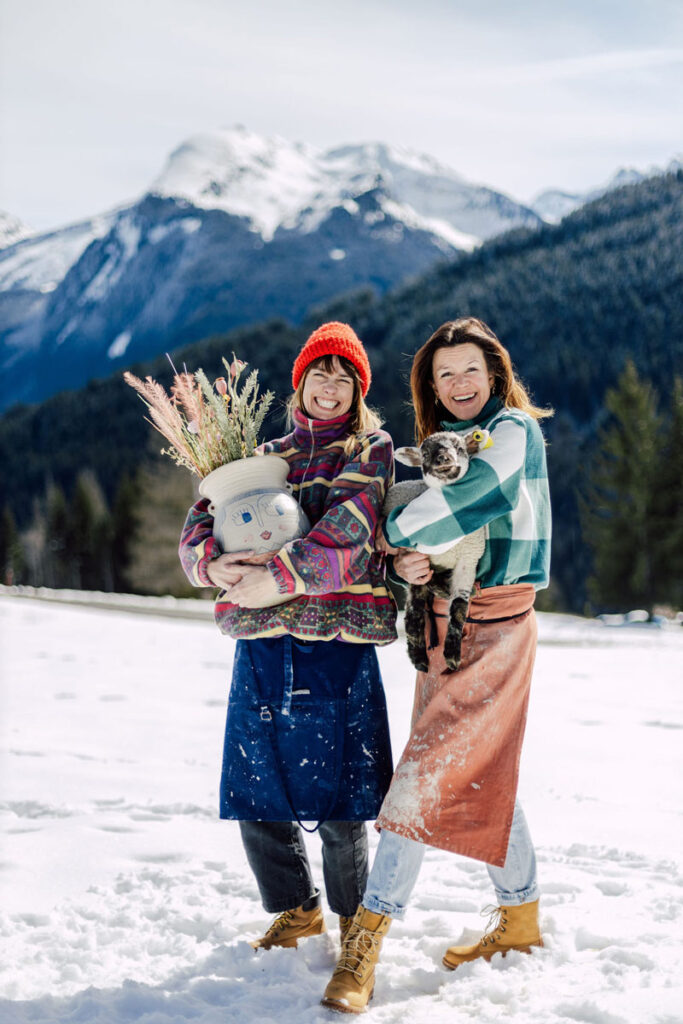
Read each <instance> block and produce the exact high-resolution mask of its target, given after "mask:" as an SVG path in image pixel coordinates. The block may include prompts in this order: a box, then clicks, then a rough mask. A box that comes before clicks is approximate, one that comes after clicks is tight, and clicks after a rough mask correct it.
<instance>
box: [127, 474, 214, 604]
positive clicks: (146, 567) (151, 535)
mask: <svg viewBox="0 0 683 1024" xmlns="http://www.w3.org/2000/svg"><path fill="white" fill-rule="evenodd" d="M192 479H193V478H192V476H191V475H190V474H189V473H187V472H183V471H181V470H180V469H178V467H176V466H173V465H171V464H170V463H169V464H166V463H165V462H164V463H159V462H157V463H153V464H152V465H150V466H148V467H146V468H145V469H142V470H140V472H139V473H138V475H137V477H136V481H135V483H136V488H137V492H138V502H137V506H136V509H135V515H136V518H137V525H136V528H135V531H134V533H133V536H132V538H131V542H130V547H129V552H130V563H129V567H128V569H127V571H126V573H125V576H126V580H127V583H128V588H129V589H131V590H132V591H133V592H134V593H138V594H172V595H174V596H175V597H194V596H196V594H197V591H196V590H195V589H194V588H193V587H192V586H191V584H190V583H188V581H187V578H186V577H185V574H184V572H183V571H182V569H181V567H180V560H179V558H178V541H179V540H180V533H181V530H182V527H183V523H184V522H185V516H186V515H187V510H188V508H189V507H190V505H191V504H192V503H193V502H194V501H195V500H196V496H195V494H194V488H193V483H192Z"/></svg>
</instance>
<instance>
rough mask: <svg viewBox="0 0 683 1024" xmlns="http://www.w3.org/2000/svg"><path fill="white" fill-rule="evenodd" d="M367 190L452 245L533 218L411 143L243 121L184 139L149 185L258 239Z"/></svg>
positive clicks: (312, 220)
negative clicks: (244, 225)
mask: <svg viewBox="0 0 683 1024" xmlns="http://www.w3.org/2000/svg"><path fill="white" fill-rule="evenodd" d="M371 189H380V190H382V191H383V192H384V193H385V195H386V197H387V199H388V200H389V201H391V202H394V203H398V204H399V206H400V207H402V208H406V209H407V210H408V216H409V217H410V220H411V224H412V226H418V227H421V228H422V229H423V230H426V231H429V232H430V233H436V234H438V235H440V237H442V238H443V239H444V240H445V241H446V242H447V243H448V244H449V245H454V246H456V247H457V248H466V249H471V248H472V247H473V246H474V245H476V244H477V243H478V242H479V241H481V240H482V239H484V238H488V237H490V236H491V235H494V234H497V233H498V232H500V231H503V230H505V229H506V228H507V227H512V226H515V225H517V224H519V223H532V222H537V218H536V217H535V215H534V214H533V213H532V212H531V211H530V210H528V209H526V208H525V207H520V206H519V204H517V203H514V202H513V201H512V200H509V199H507V197H504V196H501V194H500V193H497V192H494V191H493V190H491V189H487V188H485V187H482V186H479V185H472V184H469V183H468V182H466V181H465V180H464V179H463V178H462V177H461V176H460V175H459V174H457V173H456V172H455V171H453V170H451V169H450V168H448V167H445V166H444V165H442V164H440V163H439V162H438V161H437V160H435V159H434V158H433V157H430V156H426V155H424V154H420V153H416V152H414V151H412V150H407V149H401V148H399V147H395V146H389V145H387V144H385V143H381V142H366V143H362V144H356V145H345V146H337V147H335V148H333V149H330V150H327V151H323V150H320V149H316V148H315V147H313V146H310V145H307V144H303V143H294V142H290V141H288V140H286V139H283V138H281V137H280V136H274V137H271V138H266V137H264V136H261V135H257V134H256V133H254V132H250V131H248V130H247V129H246V128H243V127H236V128H225V129H221V130H218V131H213V132H205V133H202V134H200V135H195V136H193V137H192V138H190V139H188V140H187V141H186V142H184V143H183V144H182V145H181V146H179V147H178V149H176V150H175V151H174V152H173V153H172V154H171V156H170V158H169V161H168V163H167V165H166V167H165V168H164V170H163V172H162V174H161V175H160V176H159V177H158V178H157V179H156V181H155V182H154V183H153V184H152V187H151V191H152V192H153V193H155V194H157V195H162V196H168V197H173V198H178V197H182V198H185V199H188V200H189V201H190V202H192V203H193V204H194V205H195V206H198V207H200V208H204V209H221V210H224V211H226V212H227V213H230V214H233V215H235V216H238V217H245V218H247V220H248V221H249V222H250V225H251V228H252V230H254V231H257V232H259V233H260V234H261V235H262V236H263V238H264V240H266V241H268V240H270V239H271V238H272V237H273V235H274V234H275V232H276V231H277V229H278V228H284V229H297V230H310V229H311V228H310V225H311V224H316V225H317V224H319V223H320V222H321V221H322V220H324V218H325V217H326V216H327V215H328V214H329V212H330V211H331V210H332V209H334V208H337V207H339V206H344V204H345V203H346V202H347V201H348V200H349V199H355V198H357V197H358V196H360V195H362V194H363V193H365V192H368V191H370V190H371Z"/></svg>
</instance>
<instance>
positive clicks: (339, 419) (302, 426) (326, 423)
mask: <svg viewBox="0 0 683 1024" xmlns="http://www.w3.org/2000/svg"><path fill="white" fill-rule="evenodd" d="M292 418H293V420H294V440H295V441H296V443H297V444H298V445H299V447H300V448H315V447H316V446H317V445H323V444H329V443H330V442H331V441H337V440H338V439H339V438H340V437H345V436H346V435H347V434H348V432H349V421H350V419H351V413H349V412H347V413H344V415H343V416H335V417H334V419H331V420H312V419H310V417H308V416H306V415H305V414H304V413H303V412H302V411H301V409H296V408H295V409H294V410H293V413H292Z"/></svg>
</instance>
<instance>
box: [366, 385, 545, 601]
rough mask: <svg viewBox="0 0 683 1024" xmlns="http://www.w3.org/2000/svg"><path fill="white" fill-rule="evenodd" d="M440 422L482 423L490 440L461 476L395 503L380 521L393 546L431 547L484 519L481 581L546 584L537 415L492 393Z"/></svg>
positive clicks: (439, 547)
mask: <svg viewBox="0 0 683 1024" xmlns="http://www.w3.org/2000/svg"><path fill="white" fill-rule="evenodd" d="M441 426H442V428H443V429H444V430H455V431H463V430H470V429H471V428H472V427H474V426H480V427H485V428H486V429H487V430H490V431H491V436H492V438H493V445H492V446H491V447H490V448H485V449H484V450H483V451H480V452H478V454H477V455H475V456H474V457H473V459H472V461H471V462H470V467H469V469H468V471H467V473H466V475H465V476H464V477H463V479H462V480H461V481H459V482H458V483H454V484H450V486H448V487H444V488H443V489H442V490H437V489H436V488H434V487H430V488H428V489H427V490H426V491H425V492H424V493H423V494H421V495H420V496H419V497H418V498H415V499H414V500H413V501H411V502H410V503H409V504H408V505H404V506H402V507H399V508H396V509H394V510H393V511H392V512H391V513H390V514H389V516H388V518H387V521H386V524H385V527H384V532H385V534H386V537H387V540H388V541H389V543H390V544H392V545H393V546H394V547H397V548H403V547H407V548H417V550H418V551H422V552H424V553H425V554H430V553H434V554H436V553H439V552H441V551H446V550H447V549H448V548H449V547H452V545H453V543H457V542H458V540H460V539H462V537H464V536H465V534H467V533H473V532H474V530H477V529H479V527H481V526H484V527H486V547H485V549H484V554H483V555H482V558H481V560H480V562H479V566H478V569H477V579H478V580H479V582H480V583H481V586H482V588H484V587H496V586H500V585H501V584H505V583H533V585H534V588H535V589H536V590H542V589H543V588H544V587H547V586H548V574H549V569H550V530H551V520H550V495H549V492H548V471H547V468H546V460H545V444H544V442H543V435H542V434H541V430H540V427H539V426H538V423H537V421H536V420H535V419H533V418H532V417H531V416H529V415H528V414H527V413H524V412H522V411H521V410H519V409H506V408H505V407H504V406H503V404H502V402H501V401H500V399H499V398H490V399H489V401H488V402H487V403H486V405H485V406H484V408H483V409H482V411H481V413H480V414H479V416H478V417H477V419H476V420H470V421H467V422H465V421H457V422H455V423H450V422H444V423H442V424H441Z"/></svg>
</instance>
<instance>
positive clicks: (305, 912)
mask: <svg viewBox="0 0 683 1024" xmlns="http://www.w3.org/2000/svg"><path fill="white" fill-rule="evenodd" d="M370 380H371V374H370V364H369V362H368V357H367V354H366V352H365V349H364V348H363V345H362V343H361V342H360V340H359V339H358V338H357V336H356V334H355V333H354V331H353V330H352V329H351V327H349V326H348V324H342V323H326V324H323V325H322V326H321V327H319V328H318V329H317V330H316V331H314V332H313V334H311V336H310V337H309V338H308V340H307V342H306V344H305V345H304V346H303V348H302V349H301V351H300V353H299V355H298V356H297V358H296V360H295V362H294V366H293V370H292V385H293V388H294V393H293V395H292V397H291V398H290V402H289V411H290V417H291V426H292V428H293V429H292V430H291V432H290V433H288V434H287V435H286V436H285V437H282V438H278V439H277V440H273V441H268V442H266V443H265V444H264V445H263V446H262V448H261V451H262V452H263V453H264V454H268V453H270V454H273V455H279V456H280V457H281V458H283V459H286V461H287V462H288V464H289V473H288V481H289V483H290V485H291V487H292V493H293V494H294V496H295V497H297V499H298V501H299V502H300V504H301V507H302V509H303V510H304V512H305V513H306V515H307V516H308V519H309V521H310V522H311V524H312V526H311V529H310V532H309V533H308V534H307V535H306V536H304V537H300V538H298V539H297V540H293V541H290V542H289V543H287V544H285V546H284V547H283V548H281V549H280V550H278V551H273V552H270V553H269V554H267V555H266V556H260V557H258V558H257V557H254V558H251V557H250V553H249V552H237V553H234V554H224V553H223V552H221V550H220V548H219V546H218V543H217V541H216V540H215V538H214V537H213V533H212V527H213V520H212V517H211V515H210V514H209V511H208V501H207V500H206V499H204V500H201V501H199V502H197V503H196V504H195V505H194V506H193V507H192V508H191V509H190V511H189V513H188V517H187V520H186V523H185V527H184V529H183V534H182V537H181V541H180V558H181V562H182V564H183V568H184V570H185V572H186V574H187V576H188V578H189V579H190V581H191V582H192V583H193V584H194V585H195V586H205V587H207V586H218V587H220V588H221V590H220V593H219V595H218V598H217V601H216V621H217V623H218V625H219V627H220V629H221V630H222V632H224V633H226V634H227V635H229V636H232V637H234V638H236V639H237V645H236V650H235V660H234V668H233V677H232V684H231V688H230V696H229V701H228V714H227V721H226V730H225V743H224V751H223V770H222V775H221V786H220V815H221V818H226V819H237V820H238V821H239V824H240V830H241V834H242V841H243V843H244V848H245V852H246V855H247V859H248V860H249V863H250V865H251V868H252V870H253V872H254V875H255V877H256V881H257V884H258V887H259V891H260V894H261V898H262V901H263V905H264V908H265V910H266V911H268V912H269V913H271V914H275V915H276V916H275V920H274V921H273V922H272V924H271V925H270V927H269V928H268V929H267V930H266V931H265V933H264V934H263V935H262V936H260V937H259V938H257V939H255V940H254V941H252V943H251V944H252V946H253V947H254V948H255V949H270V948H271V946H296V945H297V942H298V939H300V938H304V937H305V936H308V935H317V934H320V933H321V932H323V931H325V921H324V918H323V915H322V910H321V907H320V891H319V889H318V888H317V887H316V885H315V883H314V881H313V878H312V875H311V870H310V866H309V862H308V858H307V856H306V849H305V846H304V842H303V834H302V820H304V821H316V822H317V823H318V824H317V826H316V829H317V830H319V832H320V838H321V840H322V854H323V875H324V879H325V887H326V893H327V900H328V903H329V905H330V908H331V910H332V911H333V912H334V913H336V914H338V915H339V918H340V929H341V932H342V935H343V934H344V933H345V931H346V930H347V928H348V927H349V925H350V923H351V919H352V917H353V915H354V913H355V911H356V907H357V906H358V904H359V902H360V899H361V896H362V894H363V892H364V890H365V883H366V880H367V873H368V852H367V834H366V825H365V822H366V821H368V820H374V819H375V818H376V816H377V814H378V812H379V808H380V806H381V804H382V800H383V798H384V795H385V793H386V791H387V789H388V786H389V782H390V780H391V774H392V760H391V747H390V742H389V728H388V722H387V714H386V704H385V699H384V690H383V687H382V681H381V678H380V674H379V666H378V662H377V655H376V651H375V645H377V644H379V645H381V644H387V643H391V642H392V641H393V640H394V639H395V638H396V609H395V604H394V602H393V599H392V597H391V595H390V593H389V591H388V589H387V587H386V585H385V579H384V564H383V557H382V556H381V555H378V554H377V553H376V552H375V551H374V534H375V528H376V526H377V522H378V518H379V515H380V511H381V508H382V502H383V499H384V495H385V492H386V489H387V487H388V486H389V484H390V483H391V479H392V475H393V455H392V444H391V438H390V437H389V435H388V434H387V433H385V432H384V431H383V430H380V423H379V420H378V418H377V416H376V415H375V414H374V413H373V412H372V411H371V410H370V409H369V408H368V407H367V405H366V404H365V396H366V395H367V393H368V389H369V387H370ZM264 560H265V564H255V563H257V562H263V561H264ZM283 602H284V603H283ZM303 827H304V828H305V826H303ZM306 831H311V830H309V829H306ZM313 831H315V829H314V830H313Z"/></svg>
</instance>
